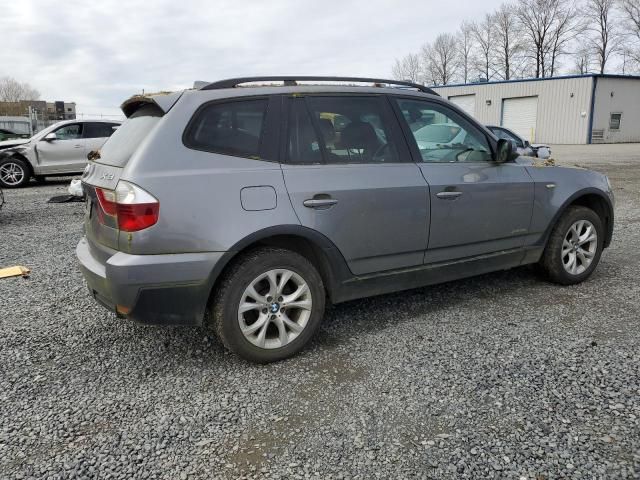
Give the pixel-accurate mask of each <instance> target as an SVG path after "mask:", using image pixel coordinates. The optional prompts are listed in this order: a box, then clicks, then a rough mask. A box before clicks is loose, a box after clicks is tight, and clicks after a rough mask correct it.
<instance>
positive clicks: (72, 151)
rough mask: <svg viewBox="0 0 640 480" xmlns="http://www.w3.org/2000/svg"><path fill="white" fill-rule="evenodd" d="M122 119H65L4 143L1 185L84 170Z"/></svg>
mask: <svg viewBox="0 0 640 480" xmlns="http://www.w3.org/2000/svg"><path fill="white" fill-rule="evenodd" d="M119 126H120V122H119V121H114V120H108V121H107V120H65V121H63V122H58V123H56V124H54V125H51V126H50V127H48V128H45V129H44V130H42V131H41V132H38V133H36V134H35V135H34V136H33V137H31V138H27V139H16V140H7V141H4V142H0V187H7V188H13V187H22V186H24V185H26V184H27V182H28V181H29V179H30V178H32V177H34V178H36V179H38V180H40V179H43V178H44V177H47V176H56V175H73V174H77V173H82V171H83V170H84V167H85V166H86V164H87V155H88V154H89V152H91V151H94V150H98V149H100V147H102V145H103V144H104V142H105V141H106V140H107V138H109V137H110V136H111V134H112V133H113V132H114V130H115V129H116V128H118V127H119Z"/></svg>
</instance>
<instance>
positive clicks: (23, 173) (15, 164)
mask: <svg viewBox="0 0 640 480" xmlns="http://www.w3.org/2000/svg"><path fill="white" fill-rule="evenodd" d="M30 176H31V172H30V171H29V166H28V165H27V163H26V162H25V161H24V160H22V159H20V158H15V157H10V158H5V159H3V160H0V186H2V187H6V188H17V187H22V186H24V185H25V184H26V183H27V182H28V181H29V177H30Z"/></svg>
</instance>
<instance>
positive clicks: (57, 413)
mask: <svg viewBox="0 0 640 480" xmlns="http://www.w3.org/2000/svg"><path fill="white" fill-rule="evenodd" d="M598 148H599V149H598ZM603 148H604V147H593V148H592V149H585V152H586V153H585V154H583V155H580V156H577V158H578V160H576V159H575V158H573V157H570V156H569V155H568V154H567V156H566V157H563V156H562V155H561V153H562V152H564V151H570V150H571V149H566V148H565V149H559V150H557V151H556V152H557V153H556V157H557V158H558V157H559V158H560V159H562V158H566V162H567V163H571V164H574V163H580V162H581V161H584V162H585V164H588V165H589V166H590V168H594V169H596V170H600V171H604V172H606V173H607V174H608V175H609V176H610V178H611V180H612V182H613V184H614V186H615V189H616V195H617V201H618V205H617V219H616V220H617V224H616V230H615V234H614V243H613V245H612V247H611V248H609V249H608V250H606V251H605V253H604V255H603V258H602V261H601V264H600V266H599V268H598V269H597V270H596V272H595V274H594V275H593V277H592V278H591V279H590V280H589V281H588V282H586V283H584V284H582V285H579V286H575V287H566V288H561V287H558V286H555V285H550V284H548V283H545V282H544V281H541V280H540V279H539V278H538V277H537V276H536V274H535V272H534V271H533V270H532V269H529V268H522V269H516V270H512V271H509V272H501V273H496V274H491V275H484V276H481V277H477V278H474V279H470V280H465V281H459V282H454V283H449V284H446V285H441V286H436V287H429V288H424V289H418V290H412V291H409V292H404V293H399V294H393V295H385V296H381V297H377V298H373V299H368V300H363V301H354V302H350V303H347V304H343V305H339V306H336V307H334V308H333V309H332V310H331V311H330V312H329V313H328V315H327V319H326V321H325V322H324V324H323V326H322V327H321V331H320V333H319V335H318V336H317V338H316V340H315V341H314V342H313V345H312V346H311V347H310V348H308V349H307V350H306V351H304V352H303V353H302V354H301V355H299V356H297V357H296V358H293V359H290V360H288V361H285V362H281V363H278V364H274V365H268V366H255V365H251V364H247V363H246V362H244V361H242V360H240V359H239V358H237V357H235V356H233V355H229V354H227V353H225V351H224V350H223V349H222V347H221V346H220V345H219V344H218V343H217V342H216V341H215V340H214V339H210V338H208V337H207V335H206V332H205V331H204V330H202V329H195V328H194V329H188V328H182V329H181V328H160V327H149V326H141V325H137V324H132V323H129V322H127V321H123V320H118V319H116V318H115V316H114V315H112V314H110V313H109V312H107V311H106V310H104V309H103V308H102V307H100V306H98V305H97V304H95V303H94V301H93V300H91V299H90V298H89V296H88V293H87V292H86V290H85V287H84V285H83V281H82V277H81V275H80V273H79V271H78V269H77V267H76V262H75V257H74V248H75V245H76V243H77V241H78V239H79V237H80V235H81V219H82V204H79V203H72V204H57V205H56V204H47V203H46V200H47V199H48V198H49V197H51V196H52V195H54V194H59V193H64V191H65V189H66V186H67V183H68V180H67V181H65V182H62V181H59V182H53V181H49V182H47V184H46V185H44V186H39V185H35V184H34V185H33V186H31V187H29V188H26V189H21V190H17V191H16V190H11V191H6V197H7V198H6V200H7V204H6V205H5V207H4V209H3V210H1V211H0V266H9V265H16V264H21V265H26V266H28V267H30V268H31V269H32V274H31V277H30V278H29V279H21V278H12V279H5V280H0V312H1V313H0V407H1V410H0V478H2V479H7V478H100V479H105V478H167V479H185V478H190V479H191V478H200V479H211V478H223V479H224V478H229V479H236V478H245V477H246V478H286V479H290V478H309V477H318V478H336V479H337V478H353V479H355V478H359V479H372V478H515V479H520V478H531V479H534V478H535V479H543V478H544V479H546V478H559V477H566V478H605V477H606V478H640V349H639V348H638V346H639V344H640V342H639V340H640V329H639V327H640V280H638V272H639V271H640V250H639V249H638V245H639V244H640V213H639V212H640V148H638V145H631V146H624V148H623V147H616V149H617V150H613V149H612V150H611V151H612V152H618V153H616V154H615V155H607V154H606V150H605V153H604V154H601V151H602V149H603ZM620 152H622V153H620ZM618 154H619V155H621V156H624V161H623V162H621V163H617V162H616V155H618ZM585 155H586V156H585ZM589 155H592V157H588V156H589ZM589 158H591V160H589Z"/></svg>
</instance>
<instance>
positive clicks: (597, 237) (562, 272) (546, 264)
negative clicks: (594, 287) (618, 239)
mask: <svg viewBox="0 0 640 480" xmlns="http://www.w3.org/2000/svg"><path fill="white" fill-rule="evenodd" d="M603 245H604V229H603V226H602V220H601V219H600V217H599V216H598V214H597V213H595V212H594V211H593V210H591V209H590V208H587V207H582V206H572V207H569V208H568V209H567V211H566V212H565V213H564V214H563V215H562V217H561V218H560V220H559V221H558V223H557V224H556V225H555V227H554V228H553V230H552V232H551V236H550V237H549V241H548V242H547V247H546V248H545V251H544V253H543V255H542V259H541V260H540V264H541V266H542V268H543V270H544V271H545V273H546V274H547V276H548V277H549V279H550V280H551V281H553V282H555V283H559V284H562V285H573V284H575V283H580V282H582V281H584V280H586V279H587V278H588V277H589V276H590V275H591V274H592V273H593V271H594V270H595V268H596V266H597V265H598V262H599V261H600V256H601V255H602V249H603Z"/></svg>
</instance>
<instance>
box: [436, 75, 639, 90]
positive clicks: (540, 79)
mask: <svg viewBox="0 0 640 480" xmlns="http://www.w3.org/2000/svg"><path fill="white" fill-rule="evenodd" d="M571 78H594V79H597V78H622V79H627V80H640V75H621V74H613V73H587V74H585V75H564V76H559V77H544V78H518V79H516V80H497V81H495V82H475V83H456V84H453V85H434V86H432V87H431V88H449V87H478V86H482V85H496V84H499V83H522V82H544V81H548V80H568V79H571Z"/></svg>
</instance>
